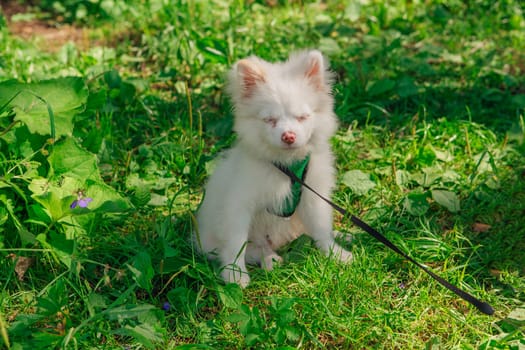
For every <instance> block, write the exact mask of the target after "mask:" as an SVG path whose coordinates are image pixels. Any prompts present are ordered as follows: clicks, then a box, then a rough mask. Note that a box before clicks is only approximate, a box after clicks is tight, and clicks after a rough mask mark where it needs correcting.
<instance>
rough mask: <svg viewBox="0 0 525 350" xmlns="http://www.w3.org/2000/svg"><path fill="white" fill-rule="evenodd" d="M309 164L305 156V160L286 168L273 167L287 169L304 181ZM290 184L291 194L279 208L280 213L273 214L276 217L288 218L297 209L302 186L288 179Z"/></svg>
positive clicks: (308, 159)
mask: <svg viewBox="0 0 525 350" xmlns="http://www.w3.org/2000/svg"><path fill="white" fill-rule="evenodd" d="M309 162H310V155H307V156H306V158H304V159H302V160H298V161H296V162H293V163H292V164H290V165H288V166H283V165H282V164H276V163H274V165H275V166H276V167H277V168H279V169H287V170H288V171H290V172H292V173H294V174H295V176H297V177H298V178H299V179H301V180H304V178H305V177H306V172H307V170H308V163H309ZM290 182H291V187H292V188H291V194H290V196H288V197H287V198H286V200H285V202H284V203H283V206H282V207H281V211H280V213H274V214H275V215H277V216H281V217H285V218H287V217H290V216H292V215H293V213H295V210H296V209H297V206H298V205H299V201H300V200H301V193H302V185H301V184H300V183H299V182H297V181H294V180H292V179H290Z"/></svg>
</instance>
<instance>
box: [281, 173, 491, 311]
mask: <svg viewBox="0 0 525 350" xmlns="http://www.w3.org/2000/svg"><path fill="white" fill-rule="evenodd" d="M274 165H275V166H276V167H277V169H279V170H280V171H281V172H283V173H284V174H285V175H286V176H288V177H289V178H290V179H291V180H292V181H293V182H297V183H300V184H301V185H302V186H304V187H306V188H307V189H309V190H310V191H312V192H313V193H315V194H316V195H317V196H318V197H319V198H321V199H322V200H324V201H325V202H326V203H328V204H329V205H330V206H332V208H334V209H335V210H337V211H338V212H339V213H341V214H342V215H343V216H345V217H349V218H350V220H351V221H352V223H354V225H356V226H358V227H359V228H361V229H362V230H364V231H365V232H367V233H368V234H370V235H371V236H373V237H374V238H375V239H377V240H378V241H379V242H381V243H383V244H384V245H385V246H387V247H388V248H390V249H391V250H393V251H394V252H396V253H397V254H399V255H401V256H402V257H403V258H405V259H407V260H408V261H410V262H411V263H413V264H414V265H416V266H417V267H419V268H420V269H422V270H423V271H425V272H426V273H427V274H428V275H430V277H432V278H433V279H434V280H436V281H437V282H439V283H440V284H441V285H442V286H444V287H445V288H447V289H448V290H450V291H451V292H453V293H455V294H456V295H458V296H459V297H461V298H462V299H464V300H465V301H467V302H469V303H471V304H472V305H474V306H475V307H476V308H477V309H478V310H479V311H481V312H482V313H484V314H486V315H492V314H494V309H493V308H492V306H490V304H488V303H486V302H483V301H481V300H479V299H477V298H475V297H474V296H472V295H471V294H469V293H467V292H465V291H464V290H462V289H460V288H458V287H456V286H455V285H453V284H452V283H450V282H448V281H447V280H445V279H444V278H442V277H440V276H438V275H437V274H435V273H434V272H432V271H431V270H430V269H429V268H428V267H426V266H424V265H422V264H421V263H419V262H417V261H416V260H414V259H413V258H411V257H410V256H409V255H408V254H406V253H405V252H403V251H402V250H401V249H399V248H398V247H397V246H396V245H395V244H394V243H392V242H391V241H390V240H389V239H388V238H386V237H385V236H383V235H382V234H381V233H379V232H378V231H377V230H376V229H374V228H372V227H371V226H370V225H368V224H367V223H365V222H364V221H362V220H361V219H359V218H358V217H356V216H354V215H352V214H350V213H349V212H348V211H347V210H346V209H344V208H342V207H340V206H339V205H337V204H335V203H334V202H332V201H331V200H329V199H327V198H326V197H324V196H323V195H321V194H320V193H319V192H317V191H316V190H314V189H313V188H312V187H310V186H309V185H308V184H306V183H305V182H304V181H303V180H301V179H300V178H299V177H297V176H296V175H295V174H294V173H293V172H291V171H289V169H287V168H285V167H282V166H280V165H278V164H274Z"/></svg>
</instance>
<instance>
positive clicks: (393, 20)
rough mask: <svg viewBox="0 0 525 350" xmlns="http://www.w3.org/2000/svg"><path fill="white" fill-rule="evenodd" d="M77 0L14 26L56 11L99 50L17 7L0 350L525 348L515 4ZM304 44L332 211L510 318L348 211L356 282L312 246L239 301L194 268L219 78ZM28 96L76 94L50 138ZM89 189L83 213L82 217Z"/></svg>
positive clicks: (0, 241) (238, 294) (5, 54)
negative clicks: (321, 60) (50, 39)
mask: <svg viewBox="0 0 525 350" xmlns="http://www.w3.org/2000/svg"><path fill="white" fill-rule="evenodd" d="M20 3H24V2H23V1H21V2H20ZM57 3H58V2H57ZM61 3H62V7H60V6H58V7H57V6H56V4H55V6H54V5H53V2H52V1H42V2H41V3H40V7H38V6H36V7H26V10H27V11H28V12H30V13H33V14H34V15H33V16H20V15H18V16H15V17H13V18H12V20H15V21H16V20H24V19H27V18H38V19H40V20H41V21H44V22H48V23H52V24H57V23H56V22H54V20H53V19H55V18H57V17H60V18H63V19H64V20H65V21H68V22H71V23H73V24H75V25H77V26H81V27H83V28H86V30H87V31H86V34H85V36H84V39H85V40H88V41H90V42H91V45H88V46H87V48H83V47H85V46H82V43H64V45H63V47H62V48H61V49H60V50H59V51H58V52H49V51H47V50H46V41H45V40H43V39H41V38H38V37H37V38H34V39H32V40H22V39H20V38H18V37H17V36H16V35H15V34H14V33H12V32H11V31H10V30H9V29H8V28H7V27H6V23H7V18H6V16H2V15H1V13H0V149H1V151H2V152H1V155H2V156H1V158H0V171H1V173H0V339H2V340H1V341H0V344H1V342H2V341H3V347H4V348H8V349H50V348H68V349H91V348H93V349H95V348H100V349H113V348H120V349H142V348H147V349H176V348H180V349H193V348H195V349H223V348H224V349H240V348H281V349H287V348H301V349H324V348H328V349H369V348H379V349H421V348H428V349H437V348H443V349H451V348H459V349H520V348H522V347H524V346H525V341H524V339H525V332H524V331H523V327H524V325H525V323H524V322H525V305H524V303H525V278H524V276H525V269H524V267H525V255H524V253H523V252H524V251H525V228H524V226H525V220H524V218H523V215H524V213H525V157H524V153H525V144H524V139H525V124H524V111H525V88H524V87H525V73H524V72H525V54H524V53H525V17H524V11H525V8H524V7H523V5H522V4H521V3H520V2H519V1H515V0H506V1H499V2H493V1H485V0H477V1H474V0H472V1H468V2H461V1H453V0H444V1H426V2H420V1H387V2H384V1H367V2H365V1H356V2H351V4H350V5H348V4H346V2H343V1H328V2H326V3H318V2H300V1H297V2H296V1H293V2H288V1H276V2H264V1H256V2H243V1H234V2H231V3H230V2H227V1H219V0H214V1H209V2H208V1H203V2H200V1H193V2H185V1H177V0H170V1H157V0H152V1H148V2H142V1H129V2H119V1H105V2H97V1H63V2H61ZM26 5H27V4H26ZM107 5H115V6H113V7H108V6H107ZM97 6H98V7H97ZM210 8H212V9H213V10H212V11H210ZM11 28H13V27H11ZM61 28H62V26H61V25H58V29H57V30H60V29H61ZM300 48H320V49H321V50H322V51H323V52H324V53H325V54H326V55H327V56H328V57H329V59H330V61H331V67H332V69H333V70H334V71H335V72H336V74H337V79H336V83H335V86H334V95H335V99H336V112H337V115H338V116H339V119H340V121H341V126H340V130H339V132H338V133H337V135H336V136H335V137H334V139H333V145H334V151H335V154H336V157H337V169H338V187H337V189H336V191H335V193H334V199H335V201H336V202H337V203H340V204H341V205H343V206H345V207H346V208H348V209H349V210H350V211H351V212H352V213H354V214H356V215H358V216H360V217H362V218H364V219H365V221H367V222H369V223H370V224H372V225H373V226H374V227H376V228H378V229H379V230H380V231H382V232H384V233H385V234H386V235H387V236H388V237H389V238H390V239H391V240H392V241H394V242H395V243H396V244H398V245H399V246H400V247H402V248H403V249H404V250H405V251H407V252H409V254H410V255H411V256H413V257H414V258H415V259H416V260H418V261H421V262H422V263H424V264H426V265H428V266H430V267H431V268H432V269H433V270H434V271H436V272H437V273H439V274H440V275H441V276H443V277H445V278H446V279H448V280H449V281H451V282H452V283H454V284H457V285H459V286H460V287H461V288H463V289H465V290H467V291H468V292H470V293H472V294H474V295H476V296H478V297H480V298H482V299H483V300H486V301H488V302H490V303H491V304H492V305H493V306H494V308H495V309H496V313H495V315H494V316H492V317H488V316H484V315H482V314H480V313H479V312H478V311H477V310H476V309H475V308H473V307H471V306H469V305H468V304H467V303H465V302H464V301H462V300H461V299H459V298H458V297H456V296H455V295H453V294H452V293H450V292H448V291H447V290H445V289H444V288H442V287H441V286H440V285H438V284H437V283H436V282H434V281H433V280H432V279H430V278H429V277H428V276H427V275H426V274H425V273H424V272H422V271H421V270H419V269H417V268H416V267H415V266H413V265H411V264H410V263H409V262H407V261H405V260H404V259H402V258H400V257H399V256H397V255H395V254H394V253H392V252H390V251H389V250H388V249H386V248H385V247H383V246H382V245H381V244H380V243H379V242H377V241H375V240H374V239H373V238H372V237H369V236H368V235H366V234H365V233H363V232H362V231H360V230H359V229H357V228H356V227H353V226H351V224H350V223H349V222H348V221H346V220H344V219H343V218H341V217H340V216H336V218H335V221H336V222H335V225H336V228H337V229H338V230H339V231H341V232H343V233H348V234H352V235H353V240H352V242H344V244H347V245H348V246H349V248H350V249H351V250H352V251H353V253H354V256H355V261H354V262H353V263H352V265H350V266H342V265H339V264H337V263H336V262H334V261H333V260H330V259H329V258H326V257H324V256H323V255H322V254H321V253H319V252H318V251H317V249H315V247H314V245H313V244H312V242H311V241H310V240H309V239H307V238H306V237H301V238H299V239H298V240H297V241H295V242H292V243H290V244H289V245H288V246H287V247H285V248H283V250H282V251H281V252H280V253H281V254H282V256H283V257H284V260H285V263H284V264H283V265H281V266H278V267H277V268H276V269H275V270H274V271H272V272H267V271H263V270H261V269H259V268H256V267H253V268H252V270H251V274H252V283H251V284H250V286H249V287H248V288H247V289H245V290H240V289H239V288H238V287H237V286H235V285H224V284H222V282H221V281H220V280H219V279H218V277H217V274H216V272H217V266H215V265H214V264H213V263H210V262H208V261H206V260H205V259H203V258H202V257H201V256H199V255H198V254H196V253H195V252H194V251H193V249H192V247H191V245H190V244H189V243H188V242H189V241H188V238H189V235H190V232H191V231H192V227H193V219H192V212H193V211H194V210H195V209H196V208H197V206H198V203H199V201H200V198H201V195H202V186H203V184H204V182H205V180H206V178H207V176H208V175H209V169H210V168H211V166H212V160H213V159H214V158H215V156H216V155H217V154H218V153H219V152H220V151H221V150H223V149H225V148H227V147H228V146H229V145H231V143H232V142H233V140H234V136H233V135H232V133H231V127H232V114H231V108H230V104H229V101H228V100H227V98H225V96H224V95H223V85H224V79H223V77H224V73H225V72H226V70H227V69H228V68H229V67H230V66H231V64H232V63H233V62H235V61H236V60H238V59H240V58H243V57H245V56H247V55H250V54H256V55H259V56H261V57H263V58H265V59H268V60H279V59H283V58H285V57H287V56H288V54H289V52H290V51H293V50H295V49H300ZM66 76H77V77H81V78H82V82H83V84H82V86H76V85H75V86H73V85H74V84H72V83H71V80H69V81H68V80H64V79H62V78H61V77H66ZM13 78H14V79H16V80H17V81H18V82H19V84H18V85H9V86H10V87H9V88H5V86H8V85H7V83H5V82H4V81H6V80H8V79H13ZM49 79H53V80H52V81H51V83H50V85H46V87H42V86H41V85H39V84H38V82H39V81H42V80H49ZM25 83H32V84H25ZM13 86H14V87H13ZM38 89H40V90H38ZM28 90H29V91H33V92H35V91H39V94H40V95H44V94H46V93H48V92H49V91H56V90H58V91H60V92H59V93H57V94H55V95H54V96H59V97H58V98H56V97H53V96H47V95H46V98H44V101H46V102H47V103H49V104H50V106H51V115H53V117H54V118H53V120H54V121H49V123H50V125H55V124H56V126H57V128H56V130H55V131H56V134H55V137H54V138H52V137H50V136H51V133H49V134H47V131H45V130H46V129H45V127H44V129H45V130H44V132H40V133H38V132H37V130H39V128H42V126H41V125H42V123H48V120H49V118H50V113H49V111H48V109H47V108H41V109H38V108H37V107H38V106H40V107H43V106H46V105H45V104H42V100H39V99H38V97H34V95H31V94H29V93H27V91H28ZM15 91H22V92H20V96H19V97H16V98H15V99H14V100H11V101H9V100H10V98H11V97H12V96H11V94H12V93H14V92H15ZM84 91H86V92H87V94H84ZM66 92H68V93H67V94H66ZM37 95H38V94H37ZM40 95H39V97H42V96H40ZM66 102H75V103H79V105H80V106H81V107H82V108H80V109H75V108H72V107H71V106H72V105H71V104H67V103H66ZM24 103H25V104H24ZM39 104H40V105H39ZM20 105H23V106H25V107H27V108H26V109H25V110H23V109H21V108H14V109H13V108H12V107H13V106H20ZM35 106H37V107H35ZM24 111H26V112H27V111H28V113H29V114H28V115H29V116H30V117H28V116H25V117H24V115H25V114H24ZM38 118H40V119H38ZM16 120H20V121H21V122H17V121H16ZM45 125H47V124H45ZM64 125H65V126H64ZM76 159H80V160H82V162H78V163H75V162H74V160H76ZM356 170H359V171H360V172H359V173H356V172H355V171H356ZM347 174H348V175H347ZM356 174H358V175H359V176H362V177H363V179H365V181H364V182H365V187H362V186H363V183H361V182H356V181H355V177H356V176H357V175H356ZM79 190H82V192H83V193H81V194H79ZM83 196H86V197H93V202H92V203H91V204H89V205H88V208H77V209H73V210H70V209H68V207H69V204H70V203H71V201H72V200H75V199H77V200H78V199H82V198H83ZM166 303H168V304H169V310H167V311H166V310H164V308H163V307H165V306H167V305H165V304H166ZM192 344H193V345H192Z"/></svg>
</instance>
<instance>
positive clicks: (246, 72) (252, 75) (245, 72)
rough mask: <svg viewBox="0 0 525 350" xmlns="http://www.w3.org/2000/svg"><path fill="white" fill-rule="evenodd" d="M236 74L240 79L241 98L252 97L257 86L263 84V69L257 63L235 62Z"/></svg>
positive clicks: (247, 61) (248, 61)
mask: <svg viewBox="0 0 525 350" xmlns="http://www.w3.org/2000/svg"><path fill="white" fill-rule="evenodd" d="M237 74H238V76H239V78H240V80H241V81H240V83H241V87H242V96H243V97H250V96H252V94H253V92H254V90H255V87H256V86H257V84H261V83H264V82H265V74H264V71H263V69H262V68H261V67H260V65H259V64H257V62H255V61H253V60H250V59H244V60H240V61H239V62H237Z"/></svg>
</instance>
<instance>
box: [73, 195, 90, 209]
mask: <svg viewBox="0 0 525 350" xmlns="http://www.w3.org/2000/svg"><path fill="white" fill-rule="evenodd" d="M92 200H93V198H89V197H84V191H83V190H78V191H77V199H75V200H74V201H73V203H71V205H70V206H69V207H70V208H71V209H75V208H76V207H80V208H87V206H88V204H89V203H90V202H91V201H92Z"/></svg>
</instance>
